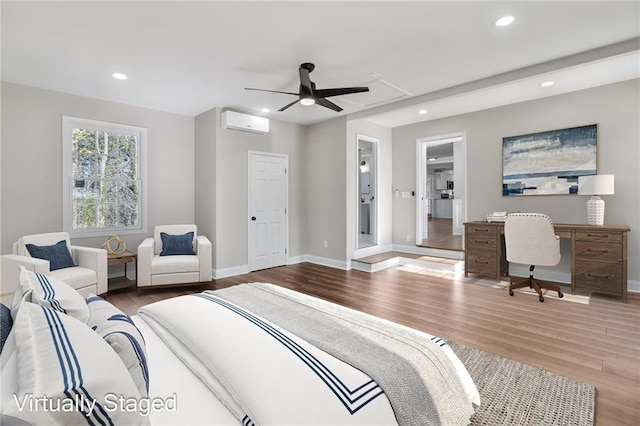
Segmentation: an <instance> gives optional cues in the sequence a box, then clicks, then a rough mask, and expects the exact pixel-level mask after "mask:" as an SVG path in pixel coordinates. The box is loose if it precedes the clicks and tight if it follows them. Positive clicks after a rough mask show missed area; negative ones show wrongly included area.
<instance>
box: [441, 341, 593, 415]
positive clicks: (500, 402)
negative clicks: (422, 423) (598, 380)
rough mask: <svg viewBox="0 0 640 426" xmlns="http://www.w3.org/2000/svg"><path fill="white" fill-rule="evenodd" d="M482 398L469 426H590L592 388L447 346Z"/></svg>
mask: <svg viewBox="0 0 640 426" xmlns="http://www.w3.org/2000/svg"><path fill="white" fill-rule="evenodd" d="M449 346H451V349H453V351H454V352H455V353H456V355H458V357H459V358H460V360H461V361H462V363H463V364H464V365H465V367H467V370H468V371H469V374H470V375H471V377H472V378H473V380H474V381H475V383H476V386H477V387H478V390H479V392H480V398H481V405H480V407H479V408H478V409H477V410H476V413H475V414H474V416H473V417H472V418H471V424H472V425H491V426H495V425H581V426H582V425H593V422H594V413H595V397H596V388H595V387H593V386H591V385H587V384H585V383H581V382H578V381H576V380H572V379H569V378H567V377H564V376H560V375H558V374H554V373H550V372H548V371H544V370H541V369H539V368H536V367H531V366H529V365H526V364H522V363H519V362H517V361H513V360H510V359H507V358H503V357H501V356H498V355H493V354H490V353H488V352H484V351H481V350H479V349H475V348H472V347H469V346H465V345H462V344H460V343H455V342H449Z"/></svg>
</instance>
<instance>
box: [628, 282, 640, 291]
mask: <svg viewBox="0 0 640 426" xmlns="http://www.w3.org/2000/svg"><path fill="white" fill-rule="evenodd" d="M627 293H640V281H636V280H628V281H627Z"/></svg>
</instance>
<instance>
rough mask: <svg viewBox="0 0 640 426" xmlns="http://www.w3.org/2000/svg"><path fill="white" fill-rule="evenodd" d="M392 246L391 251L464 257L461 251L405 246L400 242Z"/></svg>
mask: <svg viewBox="0 0 640 426" xmlns="http://www.w3.org/2000/svg"><path fill="white" fill-rule="evenodd" d="M392 248H393V251H399V252H403V253H413V254H422V255H425V256H435V257H444V258H446V259H456V260H463V259H464V252H463V251H455V250H442V249H436V248H428V247H418V246H405V245H401V244H394V245H393V246H392Z"/></svg>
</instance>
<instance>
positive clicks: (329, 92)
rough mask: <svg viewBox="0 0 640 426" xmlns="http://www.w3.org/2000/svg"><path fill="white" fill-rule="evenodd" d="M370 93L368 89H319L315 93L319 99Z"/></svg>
mask: <svg viewBox="0 0 640 426" xmlns="http://www.w3.org/2000/svg"><path fill="white" fill-rule="evenodd" d="M368 91H369V88H368V87H341V88H335V89H317V90H316V91H315V92H313V93H314V94H315V95H316V96H318V97H319V98H329V97H331V96H340V95H349V94H351V93H362V92H368Z"/></svg>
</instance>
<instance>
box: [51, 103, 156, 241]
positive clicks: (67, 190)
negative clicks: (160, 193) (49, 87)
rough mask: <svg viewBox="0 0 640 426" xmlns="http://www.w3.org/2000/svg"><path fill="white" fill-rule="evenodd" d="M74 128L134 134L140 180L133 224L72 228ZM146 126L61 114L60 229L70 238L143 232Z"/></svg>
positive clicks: (145, 184) (145, 201) (144, 227)
mask: <svg viewBox="0 0 640 426" xmlns="http://www.w3.org/2000/svg"><path fill="white" fill-rule="evenodd" d="M75 128H82V129H90V130H98V131H106V132H112V133H120V134H130V135H135V136H137V137H138V169H137V170H138V179H139V180H140V188H139V190H140V198H139V200H140V201H139V203H140V204H139V206H138V208H139V211H138V218H139V222H138V225H137V226H126V227H124V226H114V227H108V228H89V229H74V228H73V206H72V185H73V145H72V143H73V142H72V132H73V129H75ZM147 205H148V203H147V129H146V128H144V127H138V126H131V125H127V124H119V123H110V122H106V121H98V120H89V119H86V118H78V117H70V116H66V115H63V116H62V229H63V230H64V231H66V232H68V233H69V235H70V236H71V237H101V236H108V235H113V234H119V235H127V234H146V233H147Z"/></svg>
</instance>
